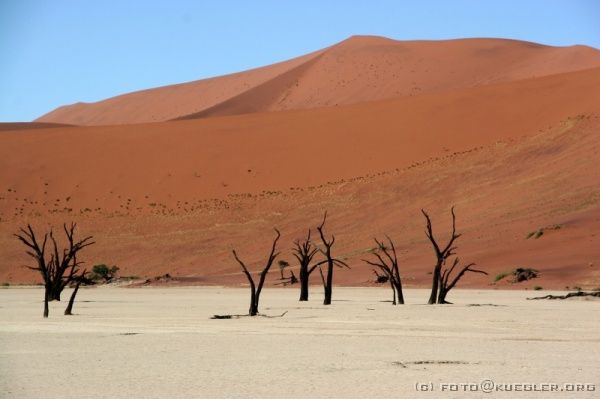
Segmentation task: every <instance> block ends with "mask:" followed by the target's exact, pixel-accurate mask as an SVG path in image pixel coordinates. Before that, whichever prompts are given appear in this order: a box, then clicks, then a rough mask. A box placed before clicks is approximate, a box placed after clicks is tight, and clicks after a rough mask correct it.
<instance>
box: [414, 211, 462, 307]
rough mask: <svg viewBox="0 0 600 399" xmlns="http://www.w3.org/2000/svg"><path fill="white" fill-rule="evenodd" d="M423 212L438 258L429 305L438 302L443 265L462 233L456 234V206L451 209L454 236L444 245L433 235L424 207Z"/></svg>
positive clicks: (428, 235)
mask: <svg viewBox="0 0 600 399" xmlns="http://www.w3.org/2000/svg"><path fill="white" fill-rule="evenodd" d="M421 212H422V213H423V216H425V219H426V220H427V230H426V231H425V234H426V235H427V238H429V241H431V245H432V246H433V250H434V252H435V256H436V258H437V260H436V264H435V267H434V268H433V276H432V282H431V294H430V295H429V301H428V302H427V303H428V304H429V305H432V304H434V303H436V300H437V298H438V290H439V283H440V278H441V270H442V265H443V264H444V263H445V262H446V259H448V258H449V257H450V256H452V255H454V250H456V247H454V246H453V244H454V241H456V239H457V238H459V237H460V236H461V234H456V215H455V214H454V207H452V208H451V209H450V212H451V213H452V236H451V237H450V239H449V240H448V243H447V244H446V245H445V246H444V247H440V246H439V245H438V243H437V241H436V239H435V237H434V235H433V228H432V227H431V219H430V218H429V215H428V214H427V212H425V211H424V210H423V209H421Z"/></svg>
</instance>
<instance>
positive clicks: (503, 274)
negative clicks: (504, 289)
mask: <svg viewBox="0 0 600 399" xmlns="http://www.w3.org/2000/svg"><path fill="white" fill-rule="evenodd" d="M511 274H512V272H502V273H499V274H497V275H496V277H494V282H497V281H500V280H502V279H503V278H504V277H507V276H510V275H511Z"/></svg>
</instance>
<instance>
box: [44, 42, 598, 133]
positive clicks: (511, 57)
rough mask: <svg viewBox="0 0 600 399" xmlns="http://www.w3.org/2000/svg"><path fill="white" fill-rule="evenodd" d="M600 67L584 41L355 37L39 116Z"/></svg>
mask: <svg viewBox="0 0 600 399" xmlns="http://www.w3.org/2000/svg"><path fill="white" fill-rule="evenodd" d="M593 67H600V52H599V51H597V50H595V49H592V48H589V47H585V46H572V47H563V48H558V47H550V46H542V45H538V44H535V43H528V42H519V41H514V40H501V39H459V40H448V41H395V40H390V39H386V38H381V37H371V36H356V37H352V38H350V39H347V40H345V41H343V42H340V43H338V44H336V45H334V46H331V47H328V48H326V49H323V50H320V51H316V52H314V53H311V54H308V55H305V56H302V57H299V58H296V59H293V60H289V61H285V62H281V63H278V64H274V65H270V66H267V67H262V68H257V69H254V70H251V71H247V72H240V73H236V74H232V75H227V76H222V77H216V78H211V79H205V80H200V81H195V82H189V83H183V84H178V85H172V86H165V87H160V88H156V89H150V90H144V91H140V92H135V93H130V94H125V95H122V96H118V97H113V98H110V99H107V100H104V101H99V102H97V103H92V104H83V103H78V104H74V105H70V106H65V107H61V108H58V109H56V110H54V111H52V112H50V113H48V114H46V115H44V116H42V117H40V118H39V119H38V121H40V122H59V123H68V124H76V125H107V124H128V123H143V122H157V121H166V120H171V119H181V118H196V117H207V116H214V115H234V114H243V113H252V112H264V111H280V110H293V109H307V108H316V107H327V106H339V105H344V104H354V103H361V102H365V101H377V100H382V99H391V98H398V97H406V96H416V95H420V94H424V93H431V92H436V91H442V90H449V89H457V88H467V87H476V86H481V85H487V84H492V83H501V82H509V81H514V80H520V79H526V78H532V77H539V76H546V75H552V74H557V73H562V72H569V71H574V70H582V69H588V68H593Z"/></svg>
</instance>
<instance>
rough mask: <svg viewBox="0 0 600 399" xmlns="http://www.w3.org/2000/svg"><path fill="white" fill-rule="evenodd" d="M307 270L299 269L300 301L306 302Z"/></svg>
mask: <svg viewBox="0 0 600 399" xmlns="http://www.w3.org/2000/svg"><path fill="white" fill-rule="evenodd" d="M308 276H309V274H308V270H306V268H301V269H300V301H308Z"/></svg>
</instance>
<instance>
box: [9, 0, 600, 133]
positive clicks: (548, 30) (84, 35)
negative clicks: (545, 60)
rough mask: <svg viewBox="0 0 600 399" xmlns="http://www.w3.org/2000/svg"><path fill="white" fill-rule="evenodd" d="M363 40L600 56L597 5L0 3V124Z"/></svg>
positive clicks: (508, 1) (304, 0)
mask: <svg viewBox="0 0 600 399" xmlns="http://www.w3.org/2000/svg"><path fill="white" fill-rule="evenodd" d="M355 34H372V35H381V36H387V37H390V38H394V39H400V40H403V39H448V38H459V37H504V38H513V39H521V40H529V41H534V42H540V43H544V44H550V45H558V46H565V45H572V44H586V45H589V46H593V47H596V48H600V1H599V0H564V1H559V0H554V1H553V0H545V1H535V0H531V1H527V0H519V1H512V0H499V1H492V0H454V1H451V0H447V1H445V0H444V1H443V0H439V1H425V0H421V1H417V0H414V1H401V0H395V1H393V0H390V1H376V0H372V1H358V0H356V1H353V0H345V1H343V0H330V1H327V0H321V1H318V0H314V1H313V0H298V1H292V0H272V1H271V0H262V1H261V0H252V1H250V0H245V1H242V0H240V1H225V0H220V1H208V0H207V1H191V0H190V1H183V0H181V1H180V0H169V1H163V2H159V1H152V0H146V1H141V0H140V1H127V0H97V1H92V0H37V1H36V0H0V121H28V120H32V119H34V118H36V117H38V116H40V115H42V114H44V113H46V112H48V111H50V110H52V109H54V108H56V107H58V106H60V105H64V104H70V103H74V102H78V101H85V102H92V101H98V100H101V99H104V98H107V97H111V96H114V95H118V94H121V93H126V92H130V91H134V90H140V89H145V88H150V87H156V86H162V85H166V84H172V83H180V82H185V81H189V80H196V79H200V78H205V77H210V76H215V75H222V74H225V73H230V72H235V71H240V70H244V69H248V68H252V67H257V66H262V65H266V64H270V63H273V62H276V61H281V60H285V59H288V58H291V57H294V56H298V55H301V54H304V53H307V52H310V51H313V50H317V49H319V48H322V47H325V46H328V45H331V44H333V43H335V42H338V41H341V40H343V39H345V38H347V37H348V36H351V35H355Z"/></svg>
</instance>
